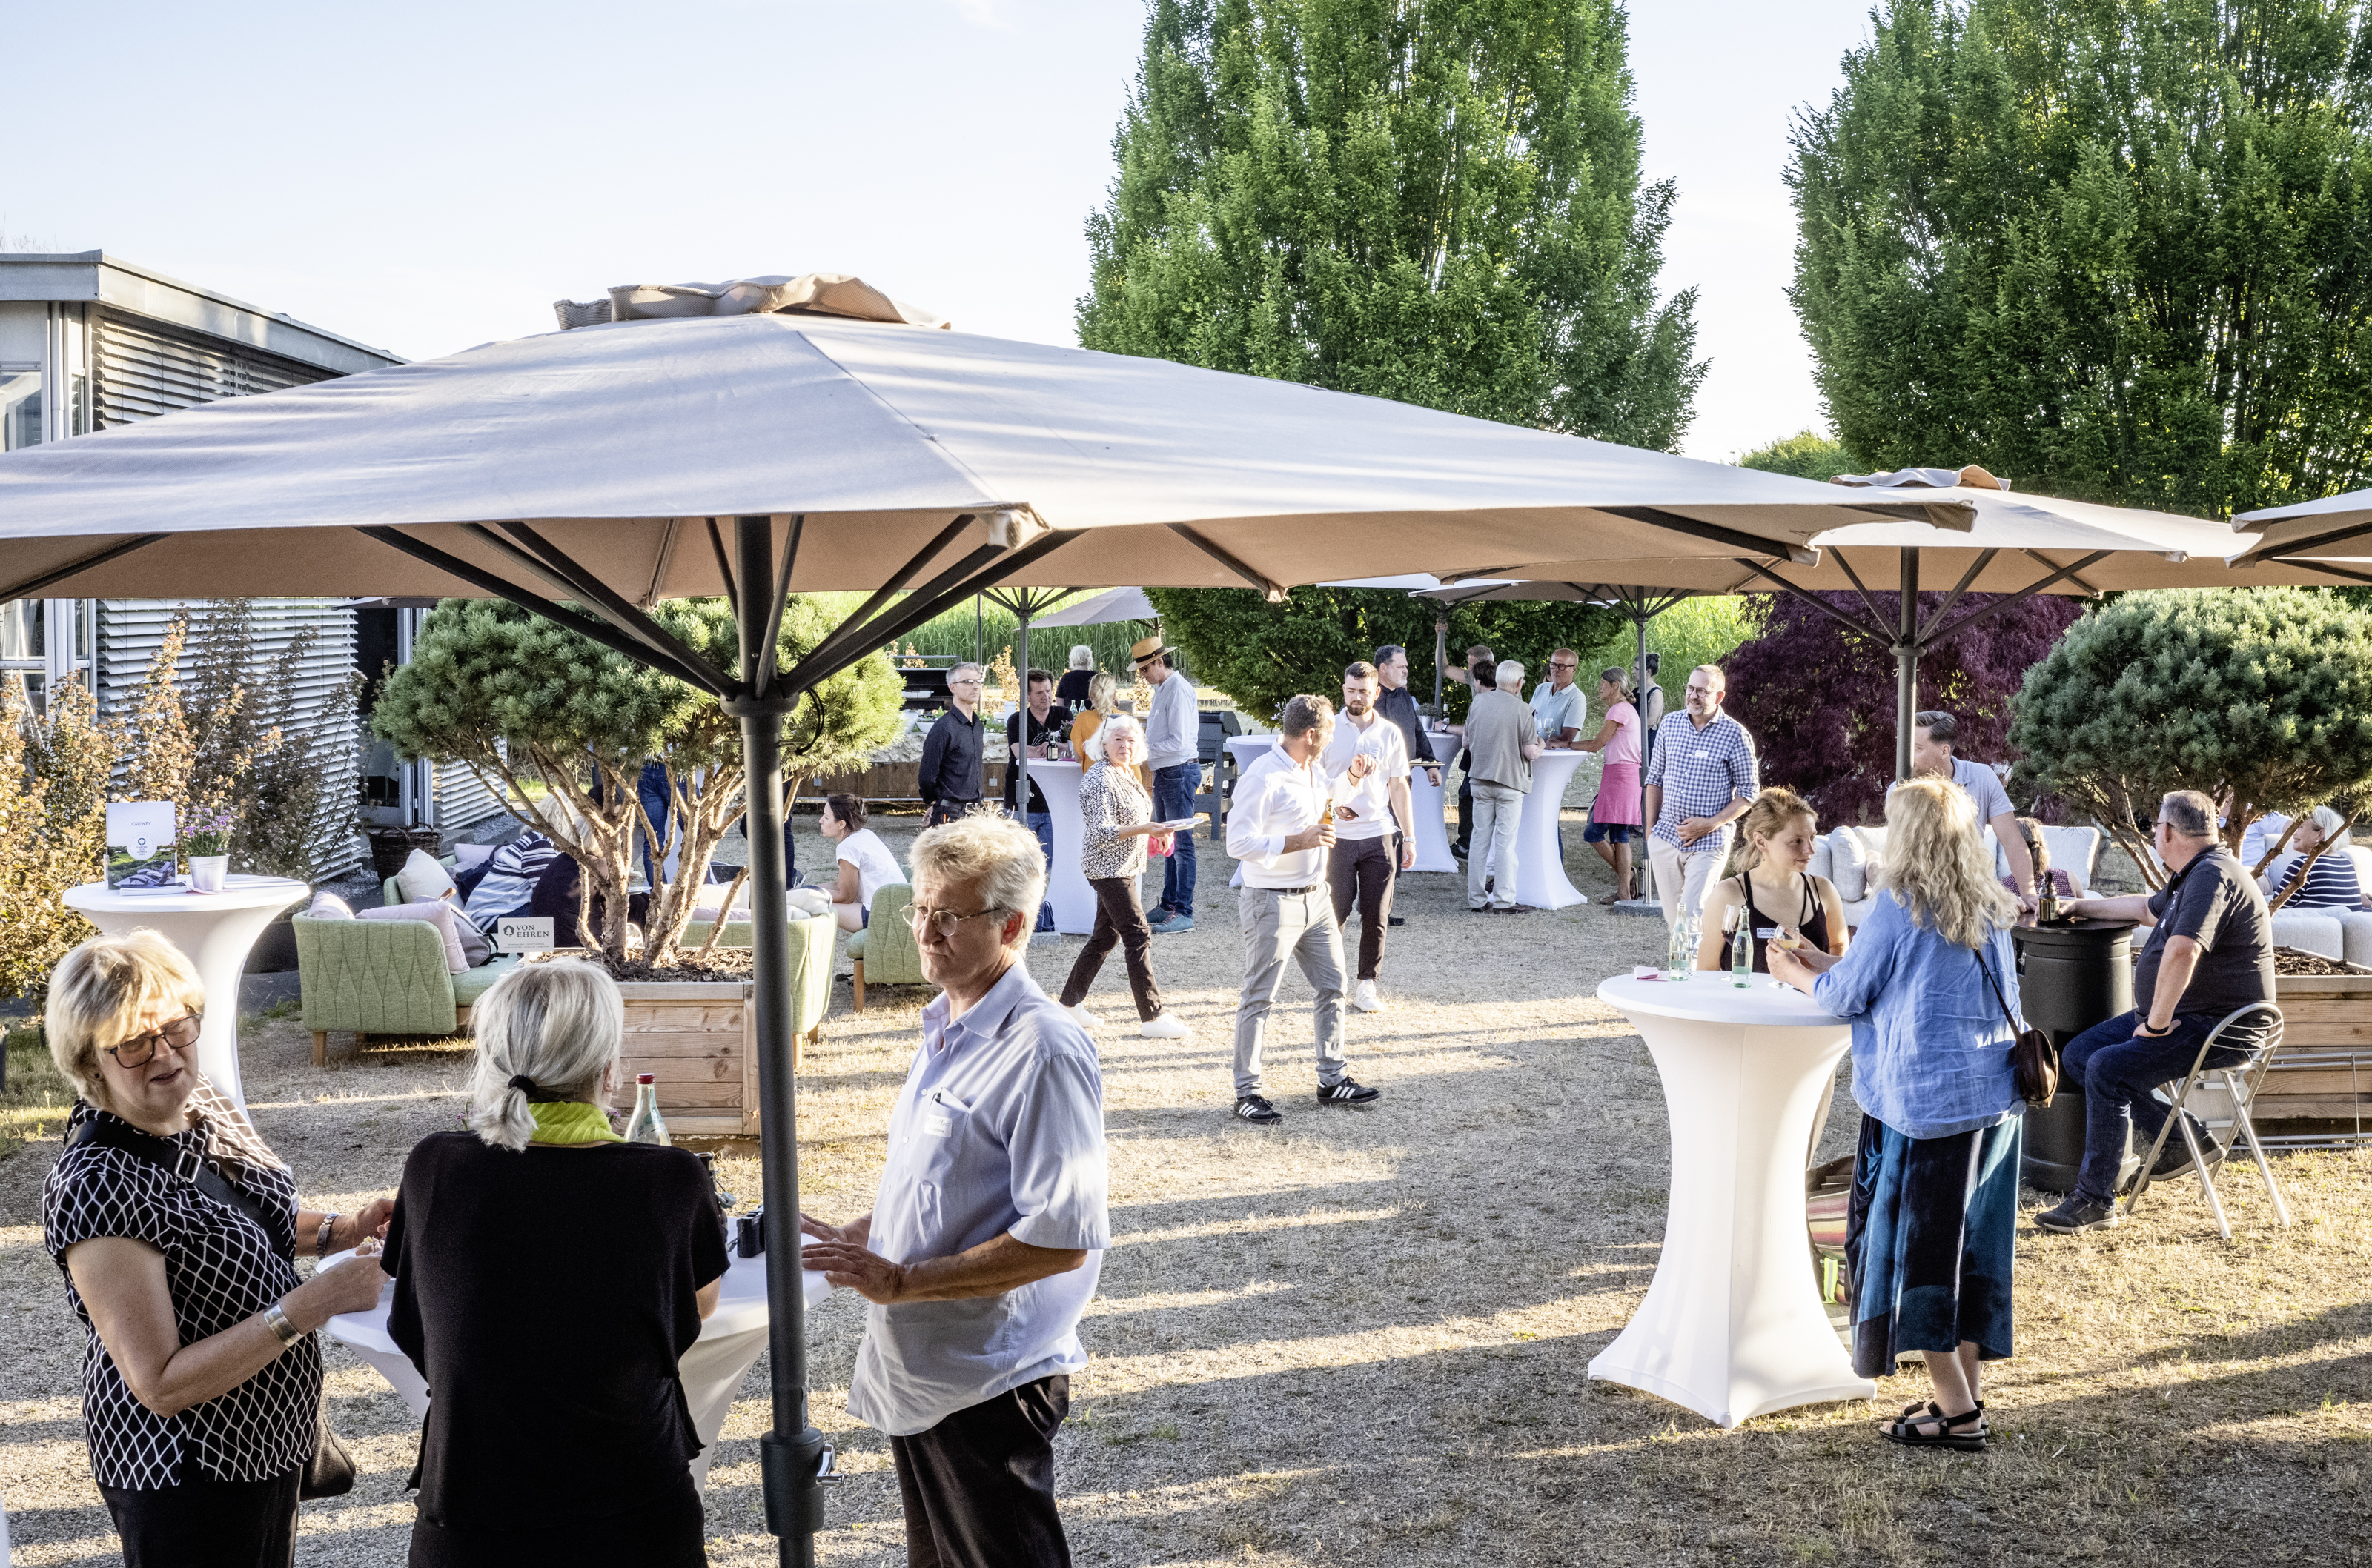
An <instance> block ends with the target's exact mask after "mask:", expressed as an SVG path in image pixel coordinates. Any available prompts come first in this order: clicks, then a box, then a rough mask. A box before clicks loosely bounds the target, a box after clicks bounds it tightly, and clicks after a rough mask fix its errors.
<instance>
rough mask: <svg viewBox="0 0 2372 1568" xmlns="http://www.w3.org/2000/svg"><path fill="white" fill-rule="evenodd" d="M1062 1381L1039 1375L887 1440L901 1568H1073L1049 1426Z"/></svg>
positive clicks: (1061, 1400)
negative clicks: (899, 1519)
mask: <svg viewBox="0 0 2372 1568" xmlns="http://www.w3.org/2000/svg"><path fill="white" fill-rule="evenodd" d="M1070 1408H1071V1380H1070V1379H1069V1378H1068V1377H1064V1376H1053V1377H1041V1378H1040V1379H1038V1381H1036V1382H1035V1383H1024V1384H1023V1385H1021V1387H1019V1388H1014V1389H1011V1390H1009V1391H1007V1392H1006V1393H1002V1394H999V1395H997V1396H996V1397H995V1398H994V1399H993V1400H983V1401H982V1402H981V1403H979V1404H976V1405H970V1406H967V1407H966V1408H964V1409H962V1410H959V1411H956V1412H955V1413H954V1414H953V1415H950V1416H948V1417H947V1418H945V1419H944V1420H942V1421H941V1422H940V1423H938V1425H936V1426H934V1427H932V1428H931V1429H930V1430H929V1431H928V1432H918V1433H916V1434H914V1435H913V1436H912V1437H892V1438H891V1439H890V1460H891V1462H892V1463H894V1464H895V1465H896V1466H897V1467H898V1495H899V1498H900V1500H901V1502H903V1503H904V1504H905V1505H906V1562H907V1568H1071V1548H1070V1543H1069V1542H1067V1541H1065V1540H1064V1539H1063V1520H1062V1517H1061V1516H1059V1515H1058V1514H1056V1513H1055V1511H1054V1429H1055V1428H1056V1427H1059V1426H1061V1425H1062V1424H1063V1417H1064V1415H1065V1414H1067V1413H1068V1412H1069V1411H1070Z"/></svg>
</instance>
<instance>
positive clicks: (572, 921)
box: [526, 854, 651, 947]
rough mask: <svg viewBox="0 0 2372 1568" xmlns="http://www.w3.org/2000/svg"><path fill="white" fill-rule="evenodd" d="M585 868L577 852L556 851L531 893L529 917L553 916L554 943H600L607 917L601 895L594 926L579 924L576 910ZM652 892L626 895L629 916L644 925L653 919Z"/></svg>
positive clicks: (592, 915) (596, 897)
mask: <svg viewBox="0 0 2372 1568" xmlns="http://www.w3.org/2000/svg"><path fill="white" fill-rule="evenodd" d="M582 877H583V872H582V871H581V869H580V868H579V867H578V865H577V864H576V856H575V855H573V854H555V855H553V856H552V859H551V861H550V862H549V863H548V864H546V865H545V866H544V868H543V874H542V875H541V877H537V878H536V883H535V891H534V892H533V893H531V894H529V896H528V900H527V910H526V914H527V916H528V918H529V919H535V918H538V917H541V916H549V917H550V919H551V921H552V946H553V947H599V946H600V945H601V939H600V937H599V935H597V934H598V933H599V931H600V930H601V929H602V924H603V921H604V919H605V915H604V911H603V901H602V899H601V895H599V893H596V894H594V895H593V901H592V907H591V909H590V911H589V912H588V915H589V918H590V920H591V921H592V930H591V931H586V930H584V929H582V928H580V927H579V926H578V924H577V920H576V912H577V908H578V904H579V902H580V900H581V899H582V896H583V891H582V889H579V888H578V886H577V883H578V882H579V881H580V880H581V879H582ZM650 909H651V896H650V895H649V894H648V893H629V894H627V895H626V919H627V920H628V921H629V922H630V923H633V924H635V925H643V924H645V923H648V921H649V919H650Z"/></svg>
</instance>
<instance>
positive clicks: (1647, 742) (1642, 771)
mask: <svg viewBox="0 0 2372 1568" xmlns="http://www.w3.org/2000/svg"><path fill="white" fill-rule="evenodd" d="M1648 619H1649V618H1648V617H1646V616H1645V615H1642V614H1640V613H1639V606H1638V604H1637V602H1636V601H1635V600H1634V602H1633V603H1632V605H1631V625H1632V627H1633V629H1634V630H1635V631H1636V632H1637V633H1639V662H1638V663H1636V664H1634V665H1633V666H1632V667H1631V668H1633V669H1635V670H1637V671H1638V672H1639V690H1638V692H1637V693H1636V695H1637V696H1638V698H1639V701H1640V702H1642V703H1644V702H1645V701H1646V700H1647V621H1648ZM1633 711H1634V712H1639V710H1638V708H1637V706H1636V704H1634V707H1633ZM1655 744H1656V738H1655V737H1654V736H1652V735H1649V734H1648V733H1647V715H1646V714H1645V713H1644V712H1639V820H1641V821H1642V822H1647V749H1648V748H1649V747H1651V746H1653V745H1655ZM1655 825H1656V824H1654V823H1653V822H1647V828H1652V827H1654V826H1655ZM1647 828H1642V829H1640V830H1639V853H1640V854H1642V855H1644V854H1646V853H1647V842H1646V839H1647ZM1640 890H1641V891H1643V892H1644V891H1645V890H1646V881H1645V878H1644V877H1643V878H1641V880H1640Z"/></svg>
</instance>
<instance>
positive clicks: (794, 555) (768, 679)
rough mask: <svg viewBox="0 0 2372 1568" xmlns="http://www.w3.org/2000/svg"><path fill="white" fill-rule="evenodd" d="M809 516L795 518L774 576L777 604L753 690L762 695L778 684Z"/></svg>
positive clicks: (760, 650)
mask: <svg viewBox="0 0 2372 1568" xmlns="http://www.w3.org/2000/svg"><path fill="white" fill-rule="evenodd" d="M807 526H808V519H807V514H806V513H804V512H802V513H800V514H799V515H798V516H797V517H793V518H792V519H791V537H790V538H788V539H786V540H784V541H783V569H782V570H781V571H780V572H778V573H776V574H775V576H774V602H773V604H771V605H768V606H767V607H766V640H765V641H764V642H763V643H761V644H760V645H758V673H757V674H756V675H755V676H753V677H752V678H751V679H750V691H752V692H753V693H755V694H756V695H758V696H761V697H762V696H764V695H765V694H766V688H767V687H769V686H771V685H773V683H774V658H775V655H776V654H777V653H778V652H779V651H780V649H781V647H782V642H783V611H784V610H785V609H787V608H788V607H789V605H790V602H791V567H792V565H793V564H794V563H796V562H797V560H798V558H799V535H800V534H802V533H804V532H806V531H807Z"/></svg>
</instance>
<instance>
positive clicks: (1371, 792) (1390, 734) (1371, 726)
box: [1318, 711, 1409, 839]
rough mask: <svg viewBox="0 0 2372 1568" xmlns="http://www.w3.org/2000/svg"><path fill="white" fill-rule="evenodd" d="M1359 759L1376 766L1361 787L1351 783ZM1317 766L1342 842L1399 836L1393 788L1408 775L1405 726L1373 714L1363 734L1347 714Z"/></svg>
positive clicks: (1357, 722) (1337, 722)
mask: <svg viewBox="0 0 2372 1568" xmlns="http://www.w3.org/2000/svg"><path fill="white" fill-rule="evenodd" d="M1354 757H1366V758H1367V759H1368V760H1369V761H1373V762H1374V763H1375V765H1376V768H1375V772H1371V773H1369V774H1368V775H1367V776H1366V778H1364V779H1361V780H1360V781H1359V782H1358V783H1357V784H1353V783H1352V782H1351V781H1350V778H1349V773H1350V770H1351V759H1352V758H1354ZM1318 760H1319V765H1320V768H1321V769H1322V770H1323V772H1325V774H1326V777H1327V779H1328V780H1329V782H1330V783H1331V786H1332V794H1333V799H1334V836H1335V837H1336V838H1337V839H1381V838H1389V837H1390V836H1391V835H1392V834H1393V833H1395V832H1397V831H1399V830H1400V823H1399V822H1398V821H1396V820H1395V819H1393V817H1392V796H1391V782H1392V781H1393V780H1394V779H1405V778H1407V777H1408V773H1409V755H1408V741H1407V740H1406V739H1405V738H1403V737H1402V736H1401V726H1398V725H1396V724H1394V723H1392V721H1391V720H1389V719H1388V718H1384V717H1382V716H1381V715H1380V714H1375V713H1373V712H1372V711H1371V712H1370V713H1369V714H1368V715H1367V727H1366V728H1365V729H1361V728H1360V727H1359V721H1358V720H1356V719H1355V718H1352V717H1351V716H1350V715H1349V714H1344V715H1343V717H1341V718H1339V719H1337V720H1336V721H1335V722H1334V734H1333V736H1332V738H1330V739H1329V740H1328V741H1327V742H1326V749H1325V750H1324V751H1322V752H1320V753H1319V759H1318Z"/></svg>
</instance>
